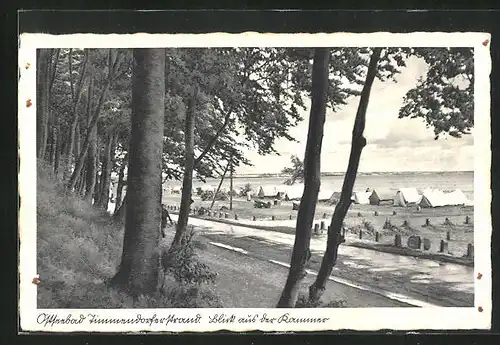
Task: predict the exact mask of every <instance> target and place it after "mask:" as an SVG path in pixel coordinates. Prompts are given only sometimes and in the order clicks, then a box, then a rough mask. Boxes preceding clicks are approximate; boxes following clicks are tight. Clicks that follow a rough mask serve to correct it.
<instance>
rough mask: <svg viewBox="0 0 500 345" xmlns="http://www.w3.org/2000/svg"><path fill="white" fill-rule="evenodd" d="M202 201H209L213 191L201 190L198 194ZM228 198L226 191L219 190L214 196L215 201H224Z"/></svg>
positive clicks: (212, 196)
mask: <svg viewBox="0 0 500 345" xmlns="http://www.w3.org/2000/svg"><path fill="white" fill-rule="evenodd" d="M200 197H201V200H202V201H207V200H208V201H210V200H212V199H213V198H214V192H213V191H211V190H206V191H203V192H202V193H201V195H200ZM228 199H229V196H228V193H226V192H224V191H219V192H218V193H217V196H216V198H215V200H216V201H226V200H228Z"/></svg>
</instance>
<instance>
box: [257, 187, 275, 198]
mask: <svg viewBox="0 0 500 345" xmlns="http://www.w3.org/2000/svg"><path fill="white" fill-rule="evenodd" d="M277 194H278V191H277V190H276V187H275V186H269V185H267V186H260V187H259V192H258V193H257V196H258V197H259V198H274V197H275V196H276V195H277Z"/></svg>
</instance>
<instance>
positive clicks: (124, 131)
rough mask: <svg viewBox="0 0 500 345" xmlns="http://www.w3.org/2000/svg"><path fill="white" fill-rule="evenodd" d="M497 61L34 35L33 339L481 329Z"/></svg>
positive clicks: (452, 39) (24, 145)
mask: <svg viewBox="0 0 500 345" xmlns="http://www.w3.org/2000/svg"><path fill="white" fill-rule="evenodd" d="M489 40H490V36H489V34H486V33H408V34H389V33H366V34H342V33H332V34H286V35H285V34H282V35H279V34H275V35H267V34H257V33H245V34H222V33H220V34H206V35H203V34H200V35H187V36H182V35H147V34H137V35H128V36H121V35H113V36H107V35H84V34H82V35H61V36H55V35H42V34H26V35H21V37H20V51H19V70H20V79H19V109H20V110H19V119H20V120H19V133H20V134H19V138H20V139H19V140H20V162H21V163H20V175H19V177H20V178H19V181H20V182H19V184H20V187H19V190H20V195H21V198H22V201H23V202H22V204H21V210H20V229H19V234H20V235H19V237H20V243H21V247H20V313H21V314H20V318H21V325H22V327H23V329H27V330H41V331H48V332H50V331H58V332H60V331H62V332H64V331H106V332H109V331H112V332H114V331H120V332H122V331H143V330H149V331H159V332H162V331H175V332H178V331H217V330H230V331H250V330H263V331H314V330H336V329H346V328H349V329H356V330H378V329H396V330H397V329H472V328H476V329H477V328H483V329H484V328H488V327H489V325H490V315H489V314H490V311H491V262H490V260H491V259H490V236H491V220H490V209H489V207H490V200H491V196H490V190H489V183H490V182H489V181H490V176H489V170H490V166H489V164H490V147H489V138H490V129H489V121H490V120H489V117H490V108H489V103H490V101H489V100H490V88H489V87H490V86H489V83H490V82H489V74H490V56H489V54H490V52H489ZM21 119H22V121H21Z"/></svg>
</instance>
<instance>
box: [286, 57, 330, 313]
mask: <svg viewBox="0 0 500 345" xmlns="http://www.w3.org/2000/svg"><path fill="white" fill-rule="evenodd" d="M329 62H330V51H329V49H328V48H316V49H315V54H314V63H313V70H312V95H311V112H310V115H309V131H308V134H307V144H306V151H305V158H304V193H303V195H302V199H301V201H300V206H299V211H298V214H297V225H296V232H295V243H294V245H293V250H292V258H291V261H290V270H289V272H288V278H287V281H286V283H285V287H284V289H283V292H282V294H281V297H280V300H279V302H278V305H277V307H278V308H293V307H295V303H296V301H297V297H298V293H299V289H300V283H301V281H302V279H303V278H304V277H305V276H306V272H305V267H306V265H307V262H308V261H309V258H310V251H309V244H310V241H311V232H312V225H313V222H314V213H315V212H316V204H317V202H318V193H319V188H320V183H321V164H320V162H321V145H322V141H323V126H324V123H325V112H326V102H327V94H328V67H329Z"/></svg>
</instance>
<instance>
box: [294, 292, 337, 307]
mask: <svg viewBox="0 0 500 345" xmlns="http://www.w3.org/2000/svg"><path fill="white" fill-rule="evenodd" d="M346 304H347V301H346V300H335V301H329V302H323V301H322V300H321V299H320V300H317V301H311V300H310V299H309V297H308V296H307V295H305V294H299V296H298V298H297V302H295V308H346Z"/></svg>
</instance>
